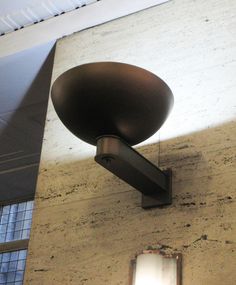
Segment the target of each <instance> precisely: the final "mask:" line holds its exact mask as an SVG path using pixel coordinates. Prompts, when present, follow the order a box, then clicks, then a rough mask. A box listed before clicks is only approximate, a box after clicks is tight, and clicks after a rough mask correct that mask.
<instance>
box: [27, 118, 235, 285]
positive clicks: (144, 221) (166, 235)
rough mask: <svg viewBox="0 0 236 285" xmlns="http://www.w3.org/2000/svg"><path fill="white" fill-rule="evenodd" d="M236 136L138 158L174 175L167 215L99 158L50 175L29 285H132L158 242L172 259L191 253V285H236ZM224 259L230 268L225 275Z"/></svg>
mask: <svg viewBox="0 0 236 285" xmlns="http://www.w3.org/2000/svg"><path fill="white" fill-rule="evenodd" d="M235 127H236V122H230V123H228V124H224V125H221V126H218V127H215V128H212V129H206V130H204V131H201V132H198V133H194V134H190V135H187V136H182V137H178V138H175V139H171V140H168V141H163V142H161V148H160V157H159V154H158V149H159V146H158V145H157V144H152V145H149V146H144V147H140V148H139V149H138V151H139V152H140V153H142V154H143V155H144V156H146V157H147V158H148V159H150V160H151V161H152V162H153V163H155V164H157V162H158V161H159V160H160V167H161V168H167V167H168V168H169V167H170V168H172V170H173V198H174V200H173V204H172V205H170V206H167V207H162V208H161V209H160V208H156V209H151V210H148V211H147V210H143V209H142V208H141V203H140V200H141V195H140V193H139V192H137V191H134V190H133V189H131V187H130V186H129V185H127V184H126V183H125V182H123V181H121V180H120V179H118V178H117V177H115V176H114V175H112V174H111V173H109V172H107V171H106V170H105V169H103V168H102V167H100V166H99V165H98V164H96V163H95V162H94V161H93V159H92V158H91V159H87V160H84V161H79V162H78V163H71V164H63V163H61V164H59V163H58V164H56V163H55V164H54V165H50V166H49V167H48V168H42V169H41V170H40V176H39V181H38V188H37V192H36V197H37V199H36V200H37V203H36V210H35V214H34V223H33V230H32V235H31V243H30V256H29V262H28V272H30V277H31V281H32V280H33V279H34V278H33V276H35V280H41V282H42V283H44V282H45V284H48V283H47V280H49V278H51V279H50V280H53V281H52V283H50V284H89V285H90V284H95V283H96V284H124V280H127V276H128V264H129V260H130V259H131V258H133V256H134V255H135V253H136V252H138V251H140V250H142V249H144V248H147V247H148V246H150V245H157V244H158V243H160V244H162V248H163V250H165V251H167V252H168V251H172V252H173V251H178V252H183V253H184V264H185V265H184V280H185V283H184V284H189V282H190V281H191V284H194V285H197V284H198V285H199V284H221V283H220V282H223V281H225V280H227V282H228V283H227V284H233V283H230V282H231V281H232V282H233V279H232V278H234V277H233V276H232V275H231V277H230V274H229V272H230V271H231V272H232V270H233V268H232V267H233V265H232V266H231V264H233V260H232V258H233V257H232V254H231V253H232V251H233V250H234V247H235V243H236V241H235V240H234V238H235V230H234V229H233V226H232V225H233V223H235V214H236V213H235V185H236V176H235V171H236V133H235ZM63 143H65V142H63ZM45 151H46V150H45ZM50 256H51V258H50ZM206 256H207V258H206ZM226 258H227V260H228V261H229V262H228V264H229V266H227V270H226V269H225V270H224V272H222V271H221V267H222V262H225V259H226ZM64 260H67V264H66V265H65V263H64ZM42 268H43V269H44V271H43V272H41V273H40V272H39V269H42ZM41 271H42V270H41ZM58 272H60V274H58ZM211 272H214V274H212V273H211ZM200 273H201V274H200ZM230 278H231V279H232V280H231V279H230ZM26 280H27V276H26ZM68 280H70V281H68ZM84 280H86V282H85V281H84ZM63 282H64V283H63ZM66 282H69V283H66ZM99 282H100V283H99ZM102 282H104V283H102ZM119 282H120V283H119ZM214 282H215V283H214ZM217 282H218V283H217ZM35 284H36V283H35Z"/></svg>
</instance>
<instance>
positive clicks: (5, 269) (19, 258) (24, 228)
mask: <svg viewBox="0 0 236 285" xmlns="http://www.w3.org/2000/svg"><path fill="white" fill-rule="evenodd" d="M33 204H34V202H33V201H27V202H22V203H15V204H11V205H6V206H0V285H1V284H6V285H22V284H23V278H24V270H25V261H26V256H27V248H28V242H29V235H30V227H31V221H32V211H33Z"/></svg>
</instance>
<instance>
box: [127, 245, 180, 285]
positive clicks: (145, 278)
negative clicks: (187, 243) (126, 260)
mask: <svg viewBox="0 0 236 285" xmlns="http://www.w3.org/2000/svg"><path fill="white" fill-rule="evenodd" d="M181 267H182V256H181V254H173V255H166V254H163V253H161V252H160V251H157V250H146V251H143V252H142V253H141V254H139V255H137V257H136V259H134V260H132V261H131V270H130V281H129V285H181V282H182V273H181V271H182V270H181Z"/></svg>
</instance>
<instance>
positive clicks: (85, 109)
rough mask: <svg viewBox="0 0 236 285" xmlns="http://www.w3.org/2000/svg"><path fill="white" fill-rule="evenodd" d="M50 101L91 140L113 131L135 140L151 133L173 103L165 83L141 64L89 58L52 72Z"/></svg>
mask: <svg viewBox="0 0 236 285" xmlns="http://www.w3.org/2000/svg"><path fill="white" fill-rule="evenodd" d="M52 101H53V104H54V107H55V110H56V112H57V114H58V116H59V117H60V119H61V120H62V122H63V123H64V125H65V126H66V127H67V128H68V129H69V130H70V131H71V132H72V133H73V134H75V135H76V136H77V137H79V138H80V139H82V140H84V141H85V142H88V143H90V144H93V145H96V141H97V138H98V137H101V136H107V135H113V136H118V137H120V138H122V139H123V140H125V141H126V142H127V143H128V144H129V145H135V144H137V143H140V142H141V141H143V140H145V139H147V138H148V137H150V136H151V135H152V134H154V133H155V132H156V131H157V130H158V129H159V128H160V127H161V125H162V124H163V123H164V121H165V120H166V118H167V116H168V114H169V111H170V110H171V107H172V105H173V95H172V92H171V90H170V88H169V87H168V86H167V85H166V84H165V82H164V81H162V80H161V79H160V78H159V77H157V76H156V75H154V74H153V73H151V72H149V71H147V70H144V69H142V68H139V67H136V66H133V65H129V64H123V63H117V62H99V63H89V64H84V65H80V66H77V67H75V68H72V69H70V70H68V71H66V72H65V73H63V74H62V75H61V76H59V77H58V78H57V80H56V81H55V82H54V84H53V87H52Z"/></svg>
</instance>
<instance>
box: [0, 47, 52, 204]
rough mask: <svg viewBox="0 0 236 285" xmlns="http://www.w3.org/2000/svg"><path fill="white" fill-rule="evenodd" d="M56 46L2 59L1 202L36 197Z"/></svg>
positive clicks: (0, 117)
mask: <svg viewBox="0 0 236 285" xmlns="http://www.w3.org/2000/svg"><path fill="white" fill-rule="evenodd" d="M54 49H55V48H54V43H49V44H47V45H44V46H40V47H37V48H34V49H31V50H26V51H24V52H21V53H18V54H15V55H13V56H9V57H6V58H1V59H0V69H1V70H2V72H1V76H0V83H1V90H0V92H1V106H0V201H1V203H4V201H5V202H10V201H11V200H14V199H16V198H17V199H24V198H26V199H27V198H33V197H34V192H35V185H36V181H37V176H38V166H39V160H40V152H41V146H42V137H43V130H44V121H45V117H46V110H47V103H48V94H49V88H50V80H51V74H52V66H53V58H54Z"/></svg>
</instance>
